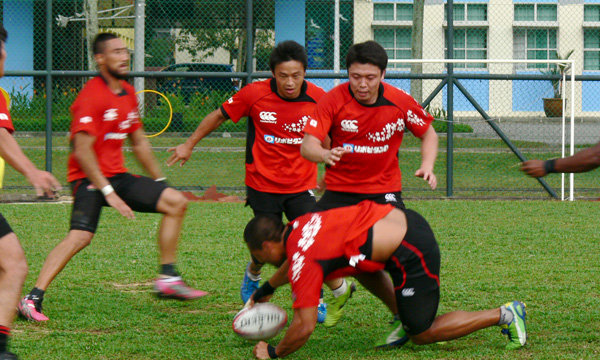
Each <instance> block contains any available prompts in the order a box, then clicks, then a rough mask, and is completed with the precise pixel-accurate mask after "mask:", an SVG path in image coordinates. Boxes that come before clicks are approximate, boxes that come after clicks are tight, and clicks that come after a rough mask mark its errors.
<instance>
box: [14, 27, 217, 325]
mask: <svg viewBox="0 0 600 360" xmlns="http://www.w3.org/2000/svg"><path fill="white" fill-rule="evenodd" d="M93 49H94V59H95V60H96V63H97V64H98V70H99V71H100V76H97V77H94V78H93V79H91V80H90V81H88V82H87V83H86V85H85V86H84V88H83V89H82V90H81V92H80V93H79V95H78V96H77V99H75V102H74V103H73V105H72V106H71V114H72V118H73V121H72V123H71V145H72V152H71V154H70V156H69V164H68V175H67V180H68V181H69V182H70V183H71V188H72V190H73V198H74V199H73V211H72V213H71V226H70V229H69V233H68V234H67V236H66V238H65V239H63V240H62V241H61V242H60V243H59V244H58V245H56V247H55V248H54V249H53V250H52V251H51V252H50V254H49V255H48V257H47V258H46V261H44V265H43V266H42V270H41V271H40V274H39V275H38V278H37V281H36V283H35V287H34V288H33V289H32V290H31V292H30V293H29V294H28V295H26V296H25V297H24V298H23V299H22V300H21V302H20V303H19V311H20V313H21V315H23V316H24V317H25V318H27V319H29V320H33V321H46V320H48V317H46V316H45V315H44V314H43V313H42V300H43V296H44V293H45V291H46V289H47V288H48V286H49V285H50V283H51V282H52V280H54V278H55V277H56V275H58V274H59V273H60V272H61V271H62V269H63V268H64V267H65V266H66V265H67V263H68V262H69V260H71V258H73V256H75V254H77V253H78V252H79V251H81V250H83V249H84V248H85V247H86V246H88V245H89V244H90V243H91V241H92V238H93V237H94V234H95V232H96V228H97V226H98V221H99V220H100V213H101V210H102V207H104V206H111V207H113V208H115V209H116V210H117V211H118V212H119V213H120V214H121V215H123V216H125V217H126V218H128V219H133V218H134V217H135V215H134V211H139V212H149V213H161V214H163V217H162V221H161V224H160V227H159V229H158V243H159V252H160V264H161V270H160V275H159V277H158V278H157V279H156V280H155V281H154V288H155V290H156V292H157V294H158V295H159V296H163V297H172V298H177V299H182V300H187V299H194V298H198V297H201V296H204V295H206V293H205V292H203V291H200V290H195V289H192V288H190V287H188V286H187V285H186V284H185V283H184V282H183V280H182V279H181V277H180V276H179V274H178V273H177V271H176V269H175V259H176V250H177V241H178V239H179V233H180V231H181V226H182V224H183V220H184V218H185V212H186V208H187V200H186V198H185V196H184V195H183V194H182V193H181V192H180V191H177V190H175V189H173V188H172V187H169V186H168V185H167V184H166V183H165V181H164V180H165V178H164V177H163V175H162V172H161V170H160V167H159V166H158V162H157V161H156V159H155V158H154V155H153V154H152V148H151V147H150V143H149V142H148V140H147V139H146V137H145V136H144V130H143V129H142V124H141V122H140V120H139V113H138V104H137V98H136V97H135V89H134V88H133V87H132V86H131V85H129V84H128V83H127V82H126V81H125V79H126V77H127V75H128V73H129V52H128V50H127V47H126V46H125V44H124V43H123V41H122V40H121V39H119V38H118V37H116V36H115V35H113V34H110V33H100V34H98V35H97V36H96V39H95V40H94V45H93ZM127 138H128V139H129V140H130V141H131V144H132V150H133V153H134V154H135V156H136V158H137V160H138V161H139V162H140V164H141V165H142V166H143V168H144V169H145V170H146V171H147V172H148V173H149V174H150V176H151V178H149V177H145V176H139V175H132V174H130V173H128V172H127V169H126V168H125V163H124V156H123V148H122V147H123V141H124V140H125V139H127Z"/></svg>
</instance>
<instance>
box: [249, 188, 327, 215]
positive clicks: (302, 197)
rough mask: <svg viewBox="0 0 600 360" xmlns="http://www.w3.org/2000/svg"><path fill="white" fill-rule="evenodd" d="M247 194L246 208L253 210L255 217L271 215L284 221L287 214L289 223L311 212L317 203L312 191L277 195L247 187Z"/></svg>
mask: <svg viewBox="0 0 600 360" xmlns="http://www.w3.org/2000/svg"><path fill="white" fill-rule="evenodd" d="M246 194H247V198H246V206H250V208H252V211H253V212H254V216H257V215H267V214H269V215H275V216H277V217H279V218H280V219H282V217H283V214H284V213H285V216H286V217H287V219H288V221H292V220H294V219H295V218H297V217H298V216H301V215H304V214H306V213H308V212H310V211H311V210H313V208H314V207H315V204H316V202H317V201H316V199H315V195H314V194H313V193H312V191H311V190H307V191H302V192H299V193H293V194H276V193H268V192H263V191H258V190H256V189H253V188H251V187H249V186H246Z"/></svg>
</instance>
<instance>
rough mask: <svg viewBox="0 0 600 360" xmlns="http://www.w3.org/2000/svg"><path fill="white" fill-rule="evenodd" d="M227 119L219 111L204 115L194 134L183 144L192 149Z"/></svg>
mask: <svg viewBox="0 0 600 360" xmlns="http://www.w3.org/2000/svg"><path fill="white" fill-rule="evenodd" d="M226 120H227V119H226V118H225V116H223V113H222V112H221V109H216V110H215V111H213V112H211V113H210V114H208V115H206V117H205V118H204V119H203V120H202V122H200V124H199V125H198V127H197V128H196V130H194V133H192V135H190V137H189V138H188V139H187V140H186V141H185V144H186V145H187V146H188V147H190V148H193V147H194V146H196V144H198V142H200V140H202V139H204V138H205V137H206V136H207V135H208V134H210V133H211V132H213V131H214V130H216V129H217V128H218V127H219V126H221V124H222V123H224V122H225V121H226Z"/></svg>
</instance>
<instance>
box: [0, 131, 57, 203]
mask: <svg viewBox="0 0 600 360" xmlns="http://www.w3.org/2000/svg"><path fill="white" fill-rule="evenodd" d="M0 157H2V158H3V159H4V160H6V162H7V163H8V164H9V165H10V166H12V167H13V168H14V169H15V170H17V171H18V172H20V173H21V174H23V175H24V176H25V178H27V181H29V182H30V183H31V185H33V187H34V188H35V191H36V194H37V195H38V196H41V195H44V194H45V195H46V196H50V197H54V196H55V194H54V191H55V190H60V188H61V186H60V183H59V182H58V180H56V178H54V176H53V175H52V174H51V173H49V172H47V171H42V170H39V169H38V168H37V167H35V165H34V164H33V163H32V162H31V160H29V158H28V157H27V156H26V155H25V154H24V153H23V150H21V147H20V146H19V144H18V143H17V141H16V140H15V138H14V137H13V136H12V134H11V133H10V132H9V131H8V130H6V129H5V128H3V127H2V128H0Z"/></svg>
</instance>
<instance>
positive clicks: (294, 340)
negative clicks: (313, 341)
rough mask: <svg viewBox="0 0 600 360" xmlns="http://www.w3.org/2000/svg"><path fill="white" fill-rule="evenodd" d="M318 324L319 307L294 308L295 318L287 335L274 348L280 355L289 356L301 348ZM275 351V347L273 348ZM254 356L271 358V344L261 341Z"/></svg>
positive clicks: (255, 349) (255, 348)
mask: <svg viewBox="0 0 600 360" xmlns="http://www.w3.org/2000/svg"><path fill="white" fill-rule="evenodd" d="M316 324H317V307H316V306H315V307H309V308H298V309H294V319H293V320H292V323H291V324H290V327H289V328H288V330H287V332H286V333H285V336H284V337H283V339H282V340H281V342H279V344H278V345H277V346H276V347H275V348H274V350H275V353H276V354H277V356H278V357H284V356H287V355H289V354H291V353H293V352H294V351H296V350H298V349H300V348H301V347H302V346H303V345H304V344H305V343H306V342H307V341H308V338H310V335H311V334H312V333H313V331H314V330H315V325H316ZM271 351H273V349H271ZM254 356H256V357H257V358H258V359H270V358H271V357H270V356H269V344H267V343H266V342H264V341H261V342H259V343H258V344H256V346H255V347H254Z"/></svg>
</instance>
